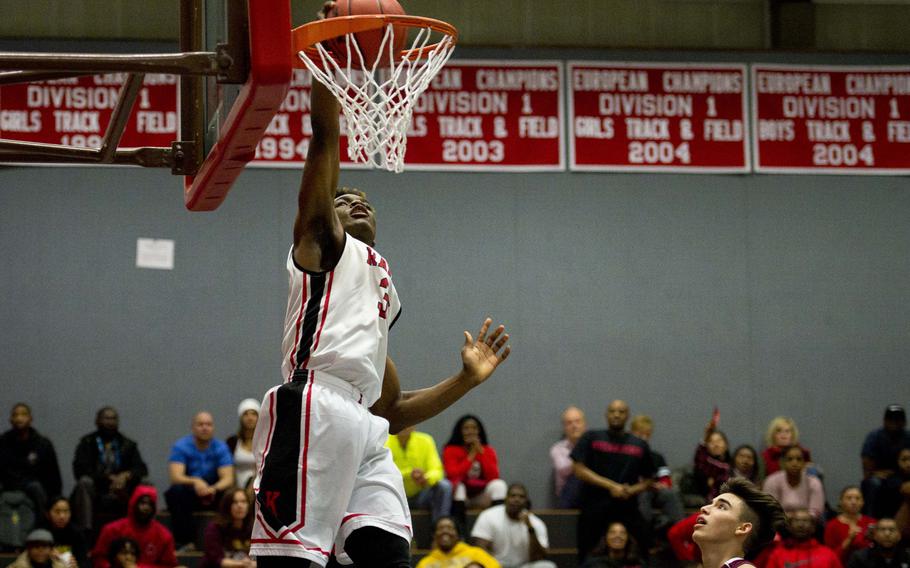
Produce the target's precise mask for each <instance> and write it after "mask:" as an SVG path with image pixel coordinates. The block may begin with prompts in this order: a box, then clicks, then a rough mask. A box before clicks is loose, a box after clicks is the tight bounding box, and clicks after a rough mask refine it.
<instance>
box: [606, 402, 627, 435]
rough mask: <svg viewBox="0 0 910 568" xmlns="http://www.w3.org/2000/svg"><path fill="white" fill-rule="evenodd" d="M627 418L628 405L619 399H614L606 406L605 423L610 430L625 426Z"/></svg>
mask: <svg viewBox="0 0 910 568" xmlns="http://www.w3.org/2000/svg"><path fill="white" fill-rule="evenodd" d="M628 419H629V406H628V405H627V404H626V403H625V402H623V401H621V400H614V401H613V402H611V403H610V406H608V407H607V425H608V426H609V427H610V429H611V430H621V429H623V428H625V427H626V421H627V420H628Z"/></svg>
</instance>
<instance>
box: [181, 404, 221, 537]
mask: <svg viewBox="0 0 910 568" xmlns="http://www.w3.org/2000/svg"><path fill="white" fill-rule="evenodd" d="M214 433H215V421H214V419H213V418H212V415H211V414H209V413H208V412H204V411H203V412H197V413H196V415H195V416H194V417H193V423H192V433H191V434H188V435H186V436H184V437H182V438H180V439H179V440H177V441H176V442H175V443H174V445H173V447H172V448H171V456H170V457H169V458H168V473H169V474H170V478H171V487H170V488H169V489H168V490H167V492H165V494H164V498H165V499H166V500H167V508H168V510H169V511H170V512H171V528H172V529H173V530H174V540H175V541H176V542H177V546H178V547H179V548H181V550H182V551H189V550H192V549H193V548H194V546H193V540H194V537H195V535H196V529H195V526H194V524H193V512H194V511H200V510H214V509H215V507H216V505H217V503H218V500H219V499H220V498H221V495H222V493H223V492H224V491H225V490H227V488H228V487H231V486H232V485H233V483H234V466H233V463H234V462H233V458H232V457H231V451H230V450H229V449H228V447H227V444H225V443H224V442H222V441H221V440H218V439H215V438H214Z"/></svg>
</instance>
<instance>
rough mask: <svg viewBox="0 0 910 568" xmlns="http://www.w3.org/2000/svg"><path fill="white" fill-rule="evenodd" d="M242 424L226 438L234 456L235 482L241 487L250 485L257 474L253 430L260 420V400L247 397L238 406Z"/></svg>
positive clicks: (238, 414)
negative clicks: (234, 432)
mask: <svg viewBox="0 0 910 568" xmlns="http://www.w3.org/2000/svg"><path fill="white" fill-rule="evenodd" d="M237 416H238V417H239V418H240V426H239V428H238V429H237V433H236V434H233V435H232V436H231V437H230V438H228V439H227V440H225V442H227V445H228V449H229V450H231V455H232V456H233V457H234V484H235V485H236V486H237V487H240V488H241V489H246V488H247V487H249V485H250V482H251V481H252V480H253V476H254V475H255V474H256V456H254V455H253V432H255V431H256V423H257V422H259V401H257V400H256V399H255V398H245V399H243V400H242V401H240V406H238V407H237Z"/></svg>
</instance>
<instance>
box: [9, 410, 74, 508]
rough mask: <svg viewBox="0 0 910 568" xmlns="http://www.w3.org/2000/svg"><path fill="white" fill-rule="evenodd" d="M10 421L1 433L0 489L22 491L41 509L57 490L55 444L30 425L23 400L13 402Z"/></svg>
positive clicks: (58, 474)
mask: <svg viewBox="0 0 910 568" xmlns="http://www.w3.org/2000/svg"><path fill="white" fill-rule="evenodd" d="M9 422H10V424H11V425H12V429H10V430H7V431H6V432H4V433H3V435H2V436H0V456H2V459H0V490H3V491H22V492H24V493H25V494H26V495H28V497H29V498H30V499H31V500H32V502H33V503H34V505H35V510H36V511H41V512H43V511H44V510H46V509H47V499H48V497H50V496H52V495H58V494H59V493H60V486H61V481H60V467H59V466H58V465H57V453H56V452H55V451H54V444H52V443H51V441H50V440H48V439H47V438H45V437H44V436H42V435H41V434H39V433H38V431H37V430H35V429H34V428H32V409H31V408H30V407H29V406H28V405H27V404H25V403H24V402H19V403H16V405H15V406H13V409H12V411H11V412H10V418H9Z"/></svg>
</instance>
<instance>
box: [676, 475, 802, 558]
mask: <svg viewBox="0 0 910 568" xmlns="http://www.w3.org/2000/svg"><path fill="white" fill-rule="evenodd" d="M785 524H786V517H785V516H784V512H783V509H782V508H781V506H780V503H778V502H777V499H775V498H774V497H772V496H770V495H768V494H767V493H764V492H762V491H760V490H759V489H758V487H756V486H755V485H753V484H752V483H750V482H749V481H746V480H745V479H739V478H736V479H731V480H729V481H727V482H726V483H724V484H723V485H722V486H721V488H720V494H719V495H718V496H717V497H715V498H714V500H713V501H711V502H710V503H708V504H707V505H705V506H704V507H702V508H701V514H700V515H699V516H698V520H697V521H696V523H695V532H693V533H692V539H693V540H694V541H695V543H696V544H698V547H699V548H701V558H702V565H703V566H704V567H705V568H755V565H754V564H752V563H751V562H750V561H748V560H746V559H745V557H749V558H754V557H755V556H756V555H757V554H758V553H759V552H760V551H761V549H762V548H764V547H765V546H766V545H767V544H768V543H770V542H771V541H772V540H773V539H774V533H775V531H776V530H778V529H779V528H780V527H782V526H783V525H785Z"/></svg>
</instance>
